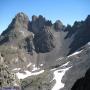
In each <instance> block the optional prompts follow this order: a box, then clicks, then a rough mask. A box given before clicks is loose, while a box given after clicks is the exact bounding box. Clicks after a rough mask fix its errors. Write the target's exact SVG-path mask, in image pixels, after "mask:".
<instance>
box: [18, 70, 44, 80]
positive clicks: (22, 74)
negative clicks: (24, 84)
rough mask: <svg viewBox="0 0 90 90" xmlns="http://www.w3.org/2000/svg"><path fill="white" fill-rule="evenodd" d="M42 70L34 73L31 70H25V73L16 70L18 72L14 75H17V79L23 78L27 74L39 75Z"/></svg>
mask: <svg viewBox="0 0 90 90" xmlns="http://www.w3.org/2000/svg"><path fill="white" fill-rule="evenodd" d="M43 72H44V70H41V71H39V72H34V73H32V72H30V71H28V70H26V71H25V73H20V72H18V73H16V75H17V77H18V79H24V78H26V77H28V76H34V75H39V74H41V73H43Z"/></svg>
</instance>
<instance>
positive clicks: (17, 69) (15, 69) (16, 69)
mask: <svg viewBox="0 0 90 90" xmlns="http://www.w3.org/2000/svg"><path fill="white" fill-rule="evenodd" d="M20 69H21V68H14V69H13V70H12V71H19V70H20Z"/></svg>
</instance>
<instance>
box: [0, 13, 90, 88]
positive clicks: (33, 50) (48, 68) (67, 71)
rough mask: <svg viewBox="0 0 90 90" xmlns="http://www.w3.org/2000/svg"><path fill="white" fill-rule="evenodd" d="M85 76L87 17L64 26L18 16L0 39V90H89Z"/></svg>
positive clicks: (89, 44) (89, 72) (89, 38)
mask: <svg viewBox="0 0 90 90" xmlns="http://www.w3.org/2000/svg"><path fill="white" fill-rule="evenodd" d="M2 72H3V73H2ZM89 76H90V15H88V16H87V18H86V19H85V20H83V21H75V23H74V24H73V25H72V26H71V25H67V26H65V25H64V24H63V23H62V22H61V21H60V20H56V22H55V23H52V21H51V20H47V19H46V18H45V17H43V16H42V15H39V16H36V15H33V16H32V20H29V17H28V16H27V15H26V14H24V13H23V12H20V13H18V14H17V15H16V16H15V17H14V18H13V19H12V21H11V23H10V24H9V26H8V27H7V29H6V30H4V31H3V32H2V34H1V35H0V77H1V78H0V80H3V81H0V87H2V86H5V85H6V86H7V87H8V86H19V87H21V90H90V86H89V83H90V80H89V79H90V78H89ZM2 77H3V79H2ZM9 81H10V82H9Z"/></svg>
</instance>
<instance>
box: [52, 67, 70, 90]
mask: <svg viewBox="0 0 90 90" xmlns="http://www.w3.org/2000/svg"><path fill="white" fill-rule="evenodd" d="M70 68H71V67H68V68H65V69H60V70H56V71H54V78H53V80H56V84H55V85H54V87H53V88H52V90H60V89H61V88H63V87H64V83H62V81H61V80H62V77H63V76H64V75H65V73H66V71H68V70H69V69H70Z"/></svg>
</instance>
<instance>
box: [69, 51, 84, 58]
mask: <svg viewBox="0 0 90 90" xmlns="http://www.w3.org/2000/svg"><path fill="white" fill-rule="evenodd" d="M82 51H83V50H81V51H77V52H75V53H73V54H71V55H69V56H68V58H69V57H71V56H74V55H77V54H79V53H81V52H82Z"/></svg>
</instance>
